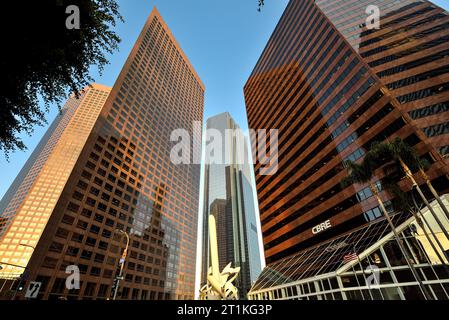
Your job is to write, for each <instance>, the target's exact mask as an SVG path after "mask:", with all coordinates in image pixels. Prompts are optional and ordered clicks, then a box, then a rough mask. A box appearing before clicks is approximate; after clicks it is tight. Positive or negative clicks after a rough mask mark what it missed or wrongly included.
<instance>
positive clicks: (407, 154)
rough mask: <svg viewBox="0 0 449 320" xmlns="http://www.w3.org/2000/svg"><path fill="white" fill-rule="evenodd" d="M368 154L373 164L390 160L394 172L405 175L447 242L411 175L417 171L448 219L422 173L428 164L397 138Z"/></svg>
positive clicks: (431, 208)
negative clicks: (394, 169)
mask: <svg viewBox="0 0 449 320" xmlns="http://www.w3.org/2000/svg"><path fill="white" fill-rule="evenodd" d="M369 154H370V158H371V159H373V161H374V162H376V161H377V159H379V160H381V161H380V162H379V164H380V165H382V163H383V164H385V163H386V162H389V161H388V160H390V162H393V166H395V167H396V168H397V170H396V171H397V172H400V173H403V175H402V176H404V175H405V176H406V177H407V178H408V179H409V180H410V181H411V182H412V192H413V188H415V189H416V191H417V192H418V194H419V196H420V197H421V199H422V200H423V202H424V204H425V205H426V207H427V208H428V209H429V211H430V213H431V214H432V216H433V218H434V219H435V221H436V222H437V224H438V226H439V227H440V228H441V230H442V232H443V233H444V235H445V236H446V238H447V240H448V241H449V233H448V232H447V230H446V228H445V227H444V225H443V223H442V222H441V219H440V218H439V217H438V215H437V214H436V212H435V210H434V209H433V207H432V206H431V205H430V203H429V201H428V200H427V198H426V197H425V195H424V193H423V192H422V190H421V187H420V186H419V184H418V183H417V182H416V180H415V178H414V176H413V173H412V171H413V172H416V171H419V172H420V173H421V175H423V177H424V178H425V180H426V183H427V185H428V186H429V189H430V190H431V192H432V194H433V196H434V197H435V199H437V202H438V204H439V205H440V207H441V209H442V210H443V212H444V213H445V214H446V216H447V217H448V219H449V212H448V210H447V208H446V206H445V205H444V204H443V201H441V198H440V197H439V195H438V193H437V192H436V191H435V189H434V188H433V186H432V183H431V182H430V180H429V178H428V177H427V175H426V173H425V172H424V169H425V168H427V167H428V166H429V164H428V163H427V162H426V161H424V160H422V159H421V158H420V157H419V155H418V153H417V152H416V151H415V150H414V149H413V148H412V147H410V146H409V145H408V144H407V143H405V142H404V141H403V140H402V139H401V138H399V137H397V138H395V139H394V140H393V141H391V142H389V141H387V142H381V143H375V144H373V146H372V147H371V150H370V151H369ZM392 186H393V184H390V187H392Z"/></svg>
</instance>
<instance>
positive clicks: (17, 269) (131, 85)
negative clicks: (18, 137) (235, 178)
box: [0, 9, 204, 299]
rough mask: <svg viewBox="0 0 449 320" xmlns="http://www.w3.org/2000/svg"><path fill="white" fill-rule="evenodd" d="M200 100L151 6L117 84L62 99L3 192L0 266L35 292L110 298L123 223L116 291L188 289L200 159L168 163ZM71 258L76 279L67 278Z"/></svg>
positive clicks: (199, 89) (184, 292)
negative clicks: (69, 284) (36, 285)
mask: <svg viewBox="0 0 449 320" xmlns="http://www.w3.org/2000/svg"><path fill="white" fill-rule="evenodd" d="M203 108H204V85H203V83H202V82H201V80H200V79H199V77H198V75H197V74H196V72H195V70H194V69H193V67H192V66H191V64H190V63H189V61H188V59H187V57H186V56H185V54H184V53H183V51H182V50H181V48H180V46H179V44H178V43H177V42H176V40H175V38H174V37H173V35H172V33H171V32H170V30H169V28H168V27H167V25H166V24H165V22H164V21H163V19H162V17H161V16H160V14H159V13H158V11H157V10H156V9H154V10H153V11H152V13H151V15H150V17H149V18H148V20H147V22H146V23H145V25H144V27H143V30H142V32H141V33H140V35H139V37H138V39H137V42H136V43H135V45H134V47H133V49H132V51H131V53H130V55H129V57H128V59H127V61H126V63H125V65H124V67H123V69H122V71H121V73H120V75H119V77H118V79H117V81H116V82H115V84H114V86H113V88H112V89H111V88H106V87H103V86H100V85H93V86H92V88H86V90H85V91H84V93H83V94H82V95H81V97H80V98H79V99H77V98H76V97H71V98H70V99H69V100H68V101H67V103H66V106H65V107H64V108H63V111H62V114H61V115H60V116H58V118H57V120H55V123H54V124H53V125H52V127H51V128H50V129H49V131H48V133H47V134H46V136H45V137H44V138H43V139H42V141H41V143H40V144H39V146H38V147H37V149H36V151H35V152H34V153H33V155H32V156H31V158H30V160H29V161H28V162H27V164H26V165H25V167H24V169H23V170H22V172H21V173H20V174H19V176H18V178H17V179H16V181H15V182H14V184H13V185H12V186H11V188H10V190H9V191H8V192H7V194H6V195H5V197H4V199H3V200H2V203H1V206H0V207H1V208H2V212H1V217H2V218H4V219H6V223H5V222H2V225H3V227H2V230H1V238H0V264H1V265H2V267H3V269H2V270H1V271H0V275H1V277H2V278H7V277H9V278H15V277H17V275H18V274H21V273H26V274H27V276H26V280H27V281H28V280H31V281H38V282H41V283H42V287H41V289H40V292H39V298H43V299H48V298H56V297H60V296H66V297H68V298H69V299H71V298H72V299H77V298H84V299H92V298H93V299H106V298H109V297H110V296H111V293H112V292H111V287H112V284H113V281H114V278H115V277H116V276H117V270H116V269H117V266H118V263H119V259H120V256H121V255H122V252H123V250H124V248H125V239H124V238H122V237H121V235H122V233H119V232H117V230H122V231H124V232H126V233H127V234H128V235H129V237H130V243H129V249H128V255H127V257H126V263H125V265H124V279H123V280H122V281H121V283H120V286H119V290H118V291H119V295H118V298H121V299H191V298H193V295H194V280H195V279H194V278H195V267H194V266H195V257H196V249H195V248H196V247H195V244H196V233H197V212H198V197H199V179H200V167H199V165H175V164H173V163H172V162H171V160H170V149H171V147H172V146H173V144H174V143H173V142H171V141H170V134H171V132H172V131H173V130H175V129H180V128H182V129H185V130H187V131H188V132H189V133H190V134H191V136H193V135H194V134H198V133H194V132H193V131H194V129H193V127H194V122H195V121H199V122H200V123H202V118H203ZM199 134H201V132H200V133H199ZM24 245H26V246H24ZM33 248H34V249H33ZM69 265H75V266H77V267H78V268H79V270H80V272H81V288H80V289H79V290H76V289H73V290H68V289H67V288H66V286H65V281H66V277H67V276H68V274H66V273H65V271H66V267H67V266H69ZM24 270H26V272H24Z"/></svg>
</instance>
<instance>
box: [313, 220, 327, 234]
mask: <svg viewBox="0 0 449 320" xmlns="http://www.w3.org/2000/svg"><path fill="white" fill-rule="evenodd" d="M329 228H332V224H331V221H330V220H326V221H324V222H322V223H320V224H319V225H317V226H315V227H313V228H312V233H313V234H318V233H320V232H323V231H324V230H327V229H329Z"/></svg>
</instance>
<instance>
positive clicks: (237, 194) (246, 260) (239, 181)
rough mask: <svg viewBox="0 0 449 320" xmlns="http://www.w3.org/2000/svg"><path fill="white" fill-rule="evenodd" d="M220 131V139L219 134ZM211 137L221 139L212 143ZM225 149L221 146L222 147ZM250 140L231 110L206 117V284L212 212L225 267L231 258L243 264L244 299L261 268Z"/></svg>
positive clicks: (240, 282) (203, 268)
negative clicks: (243, 132) (248, 141)
mask: <svg viewBox="0 0 449 320" xmlns="http://www.w3.org/2000/svg"><path fill="white" fill-rule="evenodd" d="M216 134H218V135H219V136H220V139H219V140H220V142H218V140H216V139H217V135H216ZM209 142H216V143H217V142H218V143H217V144H216V145H215V148H213V150H212V148H209V147H208V146H207V145H208V144H209ZM218 149H220V150H218ZM250 166H251V162H250V157H249V154H248V144H247V140H246V138H245V137H244V136H243V134H242V132H241V130H240V128H239V126H238V125H237V124H236V123H235V121H234V119H232V117H231V116H230V115H229V113H222V114H219V115H216V116H213V117H211V118H209V119H208V120H207V132H206V165H205V183H204V216H203V233H202V236H203V238H202V255H201V286H203V285H204V284H205V283H206V279H207V272H208V269H209V267H210V265H211V262H210V247H209V225H208V216H209V214H212V215H213V216H214V217H215V220H216V224H217V243H218V256H219V266H220V271H222V270H223V269H224V267H226V265H228V264H229V263H231V266H232V267H233V268H234V267H240V273H239V276H238V278H237V279H236V281H235V285H236V287H237V288H238V290H239V298H240V299H245V298H246V293H247V292H248V290H249V289H250V288H251V285H252V284H253V283H254V281H255V280H256V279H257V277H258V275H259V274H260V272H261V268H262V261H261V255H260V250H262V248H260V246H259V235H258V231H257V224H258V222H257V220H256V210H255V206H254V192H255V190H254V185H253V183H252V182H251V181H252V180H251V171H250V170H251V167H250Z"/></svg>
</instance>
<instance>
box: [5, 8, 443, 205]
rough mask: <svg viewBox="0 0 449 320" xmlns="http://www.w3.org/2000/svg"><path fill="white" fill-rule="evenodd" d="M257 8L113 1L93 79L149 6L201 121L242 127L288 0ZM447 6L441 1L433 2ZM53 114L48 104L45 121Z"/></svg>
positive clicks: (36, 136) (13, 170)
mask: <svg viewBox="0 0 449 320" xmlns="http://www.w3.org/2000/svg"><path fill="white" fill-rule="evenodd" d="M265 2H266V5H265V7H264V9H263V10H262V12H258V11H257V0H226V1H220V0H192V1H186V0H118V3H119V5H120V11H121V13H122V15H123V17H124V19H125V23H120V24H119V25H118V26H117V28H116V32H117V33H118V35H119V36H120V37H121V38H122V42H121V43H120V47H119V48H120V49H119V51H118V52H115V53H114V54H113V55H112V56H109V60H110V64H109V65H108V66H106V68H105V70H104V72H103V75H102V76H100V75H98V72H97V71H96V69H92V75H93V77H94V79H95V81H96V82H98V83H101V84H105V85H108V86H112V85H113V84H114V82H115V79H116V78H117V76H118V74H119V72H120V70H121V67H122V66H123V64H124V62H125V60H126V58H127V56H128V54H129V52H130V50H131V48H132V46H133V44H134V42H135V40H136V39H137V37H138V34H139V32H140V31H141V29H142V27H143V24H144V22H145V21H146V19H147V17H148V15H149V14H150V12H151V10H152V9H153V7H154V6H156V7H157V8H158V10H159V12H160V13H161V15H162V16H163V18H164V20H165V21H166V23H167V24H168V26H169V28H170V29H171V30H172V32H173V34H174V36H175V37H176V39H177V40H178V42H179V43H180V45H181V47H182V48H183V50H184V52H185V53H186V55H187V57H189V60H190V61H191V63H192V64H193V66H194V68H195V69H196V71H197V73H198V74H199V76H200V78H201V79H202V80H203V82H204V83H205V85H206V100H205V114H204V116H205V119H207V118H208V117H209V116H212V115H215V114H217V113H220V112H223V111H229V112H230V113H231V115H232V116H233V117H234V119H235V120H236V121H237V122H238V123H239V124H240V126H241V127H242V128H246V126H247V122H246V121H247V120H246V111H245V103H244V98H243V85H244V84H245V82H246V80H247V78H248V76H249V74H250V73H251V71H252V69H253V67H254V65H255V64H256V62H257V59H258V58H259V56H260V54H261V52H262V50H263V48H264V47H265V44H266V43H267V41H268V39H269V37H270V35H271V33H272V32H273V30H274V28H275V26H276V24H277V22H278V20H279V18H280V17H281V15H282V12H283V11H284V9H285V7H286V5H287V3H288V0H267V1H265ZM433 2H434V3H436V4H439V5H440V6H442V7H444V8H446V9H448V10H449V2H448V1H447V0H435V1H433ZM56 114H57V109H56V107H53V108H52V110H51V112H50V113H49V114H48V116H47V119H48V122H49V123H51V121H52V120H53V119H54V117H55V116H56ZM46 129H47V127H36V128H35V131H34V133H33V135H32V136H31V137H28V136H26V135H24V136H23V140H24V142H25V144H26V145H27V147H28V150H26V151H18V152H15V153H13V154H11V155H10V162H7V161H6V160H5V158H4V156H3V155H2V154H0V170H1V172H2V174H1V179H0V198H1V197H3V195H4V193H5V192H6V190H7V188H8V187H9V186H10V185H11V183H12V181H13V180H14V178H15V177H16V175H17V174H18V172H19V171H20V169H21V168H22V166H23V164H24V163H25V161H26V160H27V159H28V157H29V155H30V154H31V152H32V151H33V149H34V148H35V146H36V145H37V143H38V142H39V140H40V138H41V137H42V136H43V134H44V133H45V130H46Z"/></svg>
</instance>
